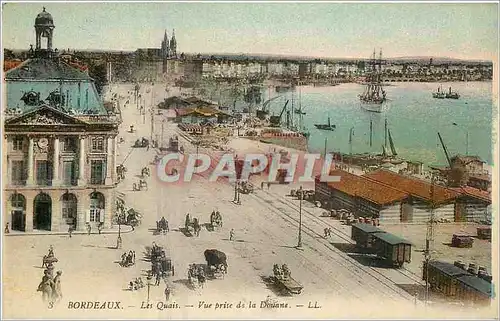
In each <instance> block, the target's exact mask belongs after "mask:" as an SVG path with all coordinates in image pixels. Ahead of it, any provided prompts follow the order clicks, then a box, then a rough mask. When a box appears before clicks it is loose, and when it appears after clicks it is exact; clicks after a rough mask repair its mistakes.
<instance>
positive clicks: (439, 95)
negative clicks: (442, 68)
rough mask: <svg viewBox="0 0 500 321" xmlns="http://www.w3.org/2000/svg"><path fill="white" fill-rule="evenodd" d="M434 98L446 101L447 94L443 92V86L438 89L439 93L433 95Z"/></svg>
mask: <svg viewBox="0 0 500 321" xmlns="http://www.w3.org/2000/svg"><path fill="white" fill-rule="evenodd" d="M432 97H433V98H437V99H445V98H446V94H445V92H444V91H443V87H442V86H440V87H438V89H437V91H436V92H433V93H432Z"/></svg>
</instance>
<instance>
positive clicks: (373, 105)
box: [359, 50, 387, 113]
mask: <svg viewBox="0 0 500 321" xmlns="http://www.w3.org/2000/svg"><path fill="white" fill-rule="evenodd" d="M369 65H370V67H369V71H368V73H367V76H366V82H365V90H364V92H363V93H362V94H360V95H359V99H360V101H361V102H362V103H363V105H362V107H363V108H364V109H366V110H368V111H373V112H378V113H380V112H381V111H382V104H383V103H384V102H385V101H386V100H387V98H386V92H385V90H384V89H383V88H382V79H381V69H382V67H381V66H382V50H380V55H379V58H378V59H377V58H376V56H375V50H374V51H373V55H372V57H371V59H370V61H369Z"/></svg>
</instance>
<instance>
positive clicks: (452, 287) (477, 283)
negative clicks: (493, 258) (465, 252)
mask: <svg viewBox="0 0 500 321" xmlns="http://www.w3.org/2000/svg"><path fill="white" fill-rule="evenodd" d="M427 275H428V276H427ZM422 279H423V280H424V281H425V280H427V281H428V282H429V285H430V288H431V290H432V291H434V292H440V293H442V294H444V295H446V296H447V297H450V298H451V299H455V300H459V301H463V302H470V303H474V304H481V305H482V304H486V305H488V304H490V302H491V297H492V295H493V294H492V292H493V291H492V285H491V283H490V282H488V281H486V280H484V279H482V278H480V277H478V276H476V275H475V274H472V273H469V272H468V271H467V270H465V269H463V268H460V267H458V266H455V265H454V264H451V263H448V262H443V261H437V260H436V261H435V260H433V261H429V263H426V262H424V267H423V273H422Z"/></svg>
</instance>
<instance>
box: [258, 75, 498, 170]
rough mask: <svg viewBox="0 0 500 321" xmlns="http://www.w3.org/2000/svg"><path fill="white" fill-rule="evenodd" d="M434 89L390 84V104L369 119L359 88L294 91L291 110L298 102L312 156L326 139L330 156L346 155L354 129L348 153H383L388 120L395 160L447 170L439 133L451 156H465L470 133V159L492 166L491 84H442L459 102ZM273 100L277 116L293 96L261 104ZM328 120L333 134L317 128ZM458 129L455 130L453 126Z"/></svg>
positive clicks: (432, 86)
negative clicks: (333, 153) (333, 127)
mask: <svg viewBox="0 0 500 321" xmlns="http://www.w3.org/2000/svg"><path fill="white" fill-rule="evenodd" d="M438 86H439V84H437V83H391V85H390V86H386V87H385V89H386V91H387V97H388V99H389V101H388V102H386V103H385V104H384V107H383V109H382V113H373V112H369V111H366V110H365V109H363V108H362V104H361V103H360V101H359V99H358V94H360V93H361V92H362V91H363V89H364V88H363V86H362V85H359V84H341V85H339V86H335V87H311V86H302V87H297V88H296V90H295V92H294V93H293V101H294V106H295V107H298V105H299V97H300V103H301V105H302V109H303V111H304V112H306V115H305V116H304V125H305V126H306V128H307V129H308V130H309V132H310V133H311V136H310V139H309V151H310V152H323V150H324V144H325V138H326V139H327V150H328V151H340V152H344V153H348V152H349V150H350V148H349V147H350V146H349V131H350V128H351V127H354V135H353V140H352V152H353V153H364V152H373V153H380V152H382V145H383V144H384V140H385V138H384V122H385V119H386V118H387V122H388V128H389V129H390V131H391V134H392V138H393V141H394V145H395V148H396V151H397V153H398V155H399V156H401V157H403V158H405V159H410V160H420V161H422V162H424V163H425V164H428V165H430V164H433V165H445V164H446V157H445V154H444V152H443V149H442V147H441V144H440V142H439V138H438V135H437V133H438V132H440V133H441V136H442V137H443V140H444V143H445V144H446V146H447V148H448V151H449V153H450V156H453V155H455V154H465V153H466V149H467V145H466V141H467V140H466V138H467V132H468V136H469V137H468V154H469V155H478V156H480V157H481V158H482V159H483V160H485V161H486V162H487V163H488V164H492V119H493V110H494V108H495V107H493V101H492V83H491V82H460V83H443V84H442V86H443V88H444V89H446V90H447V89H448V87H449V86H452V87H453V90H456V91H458V92H459V93H460V95H461V97H460V99H458V100H454V99H435V98H432V92H433V91H435V90H436V89H437V87H438ZM269 94H271V97H272V96H276V95H283V97H281V98H279V99H277V100H275V101H273V102H272V103H271V106H270V110H271V113H274V114H279V112H280V110H281V108H283V105H284V102H285V100H287V99H288V100H290V102H289V105H290V104H291V100H292V93H286V94H277V93H272V92H271V93H269V91H267V90H266V91H265V92H264V93H263V101H264V100H266V99H267V97H268V96H269ZM328 117H330V119H331V123H332V124H335V125H336V130H335V131H322V130H318V129H316V128H315V127H314V124H315V123H326V122H327V118H328ZM370 120H372V123H373V132H372V133H373V136H372V146H371V147H370V144H369V141H370V138H369V137H370ZM453 123H456V124H457V125H458V126H457V125H453Z"/></svg>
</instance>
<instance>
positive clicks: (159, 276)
mask: <svg viewBox="0 0 500 321" xmlns="http://www.w3.org/2000/svg"><path fill="white" fill-rule="evenodd" d="M160 281H161V273H160V271H158V273H156V282H155V285H157V286H158V285H160Z"/></svg>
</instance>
